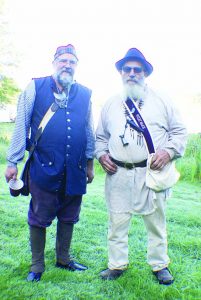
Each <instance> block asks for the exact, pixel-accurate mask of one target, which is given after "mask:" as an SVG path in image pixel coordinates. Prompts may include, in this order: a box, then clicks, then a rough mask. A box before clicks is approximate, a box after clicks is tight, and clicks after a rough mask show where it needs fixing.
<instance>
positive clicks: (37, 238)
mask: <svg viewBox="0 0 201 300" xmlns="http://www.w3.org/2000/svg"><path fill="white" fill-rule="evenodd" d="M29 228H30V244H31V253H32V264H31V272H34V273H42V272H44V270H45V259H44V251H45V240H46V228H42V227H35V226H30V227H29Z"/></svg>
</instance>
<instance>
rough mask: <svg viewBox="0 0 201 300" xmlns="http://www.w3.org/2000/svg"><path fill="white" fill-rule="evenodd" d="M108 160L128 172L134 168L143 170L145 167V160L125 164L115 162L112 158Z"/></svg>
mask: <svg viewBox="0 0 201 300" xmlns="http://www.w3.org/2000/svg"><path fill="white" fill-rule="evenodd" d="M110 159H111V160H112V161H113V162H114V163H115V165H117V166H119V167H122V168H125V169H128V170H132V169H134V168H144V167H146V166H147V159H146V160H143V161H141V162H139V163H127V162H123V161H119V160H116V159H114V158H113V157H111V158H110Z"/></svg>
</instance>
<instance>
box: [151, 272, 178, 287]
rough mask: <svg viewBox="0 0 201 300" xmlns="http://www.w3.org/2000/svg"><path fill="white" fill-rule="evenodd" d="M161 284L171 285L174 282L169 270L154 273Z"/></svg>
mask: <svg viewBox="0 0 201 300" xmlns="http://www.w3.org/2000/svg"><path fill="white" fill-rule="evenodd" d="M153 273H154V275H155V276H156V278H157V280H158V282H159V283H160V284H165V285H170V284H172V283H173V282H174V278H173V276H172V275H171V274H170V271H169V270H168V268H164V269H162V270H159V271H156V272H153Z"/></svg>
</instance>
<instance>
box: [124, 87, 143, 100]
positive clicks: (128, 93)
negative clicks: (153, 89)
mask: <svg viewBox="0 0 201 300" xmlns="http://www.w3.org/2000/svg"><path fill="white" fill-rule="evenodd" d="M124 94H125V98H128V97H129V98H131V99H135V100H140V99H144V97H145V86H144V85H139V84H135V85H129V84H124Z"/></svg>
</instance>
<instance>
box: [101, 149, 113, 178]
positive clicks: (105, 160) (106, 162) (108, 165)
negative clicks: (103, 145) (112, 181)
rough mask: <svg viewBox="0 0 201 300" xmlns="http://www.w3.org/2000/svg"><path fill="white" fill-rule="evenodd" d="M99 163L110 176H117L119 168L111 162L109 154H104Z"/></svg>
mask: <svg viewBox="0 0 201 300" xmlns="http://www.w3.org/2000/svg"><path fill="white" fill-rule="evenodd" d="M99 162H100V164H101V166H102V167H103V169H104V170H105V171H106V172H107V173H108V174H109V175H112V174H115V173H116V171H117V166H116V165H115V164H114V163H113V162H112V161H111V159H110V156H109V154H104V155H102V156H101V157H100V158H99Z"/></svg>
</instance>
